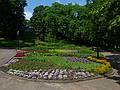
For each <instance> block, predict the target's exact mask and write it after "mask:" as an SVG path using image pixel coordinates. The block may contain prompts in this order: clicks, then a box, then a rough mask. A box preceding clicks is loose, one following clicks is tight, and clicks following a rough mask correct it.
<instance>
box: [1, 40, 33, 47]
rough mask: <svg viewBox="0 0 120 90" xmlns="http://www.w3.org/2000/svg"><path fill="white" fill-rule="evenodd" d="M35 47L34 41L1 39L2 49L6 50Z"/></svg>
mask: <svg viewBox="0 0 120 90" xmlns="http://www.w3.org/2000/svg"><path fill="white" fill-rule="evenodd" d="M32 45H34V41H23V40H19V43H18V40H6V39H0V48H5V49H16V48H18V47H19V48H22V47H30V46H32Z"/></svg>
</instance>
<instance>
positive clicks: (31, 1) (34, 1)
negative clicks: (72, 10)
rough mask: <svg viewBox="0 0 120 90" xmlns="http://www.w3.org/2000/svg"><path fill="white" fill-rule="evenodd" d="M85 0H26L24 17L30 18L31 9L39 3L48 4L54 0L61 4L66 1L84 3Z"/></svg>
mask: <svg viewBox="0 0 120 90" xmlns="http://www.w3.org/2000/svg"><path fill="white" fill-rule="evenodd" d="M85 1H86V0H27V6H26V7H25V12H24V14H25V17H26V19H28V20H29V19H30V18H31V17H32V13H33V9H34V8H35V7H36V6H39V5H45V6H50V5H51V4H52V3H54V2H59V3H62V4H67V3H77V4H80V5H85V4H86V2H85Z"/></svg>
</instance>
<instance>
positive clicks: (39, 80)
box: [0, 56, 103, 83]
mask: <svg viewBox="0 0 120 90" xmlns="http://www.w3.org/2000/svg"><path fill="white" fill-rule="evenodd" d="M14 59H16V58H15V57H14V56H13V57H11V58H10V59H9V61H8V62H7V63H5V64H4V65H2V66H3V67H4V66H7V65H9V64H11V63H14V62H16V60H14ZM2 66H1V67H2ZM1 67H0V68H1ZM0 71H2V72H3V73H5V74H6V75H7V76H8V77H13V78H15V79H22V80H28V81H34V82H48V83H72V82H79V81H87V80H93V79H99V78H103V76H100V75H99V76H91V77H87V78H80V79H65V80H64V79H62V80H60V79H58V80H50V79H47V80H45V79H28V78H24V77H20V76H16V75H10V74H8V73H6V72H5V71H4V70H0Z"/></svg>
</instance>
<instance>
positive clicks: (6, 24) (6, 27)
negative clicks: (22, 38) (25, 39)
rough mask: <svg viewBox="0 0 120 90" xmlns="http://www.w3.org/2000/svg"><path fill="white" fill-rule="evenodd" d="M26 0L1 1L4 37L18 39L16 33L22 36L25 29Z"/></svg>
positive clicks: (1, 20)
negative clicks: (18, 32)
mask: <svg viewBox="0 0 120 90" xmlns="http://www.w3.org/2000/svg"><path fill="white" fill-rule="evenodd" d="M25 6H26V1H25V0H0V12H2V13H1V14H0V31H1V35H2V37H5V38H10V39H16V38H17V36H16V32H17V31H18V30H19V31H20V34H22V30H23V27H24V24H23V22H24V7H25Z"/></svg>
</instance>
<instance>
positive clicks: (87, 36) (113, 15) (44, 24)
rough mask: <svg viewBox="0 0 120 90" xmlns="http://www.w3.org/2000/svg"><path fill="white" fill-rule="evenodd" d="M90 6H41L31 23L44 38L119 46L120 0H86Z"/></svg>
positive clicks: (41, 38)
mask: <svg viewBox="0 0 120 90" xmlns="http://www.w3.org/2000/svg"><path fill="white" fill-rule="evenodd" d="M86 2H87V5H85V6H80V5H77V4H75V5H72V4H67V5H63V4H60V3H53V4H52V6H38V7H36V8H35V9H34V14H33V17H32V18H31V24H32V26H33V29H34V31H35V32H36V36H37V37H38V38H39V39H40V40H42V41H49V42H54V41H56V40H60V39H62V40H66V41H72V42H75V43H77V44H81V45H84V44H85V45H89V46H96V42H97V41H99V43H98V44H99V46H100V47H102V48H104V47H107V48H119V47H120V38H119V36H120V33H119V28H120V14H119V13H120V6H119V4H120V2H119V0H86Z"/></svg>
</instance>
